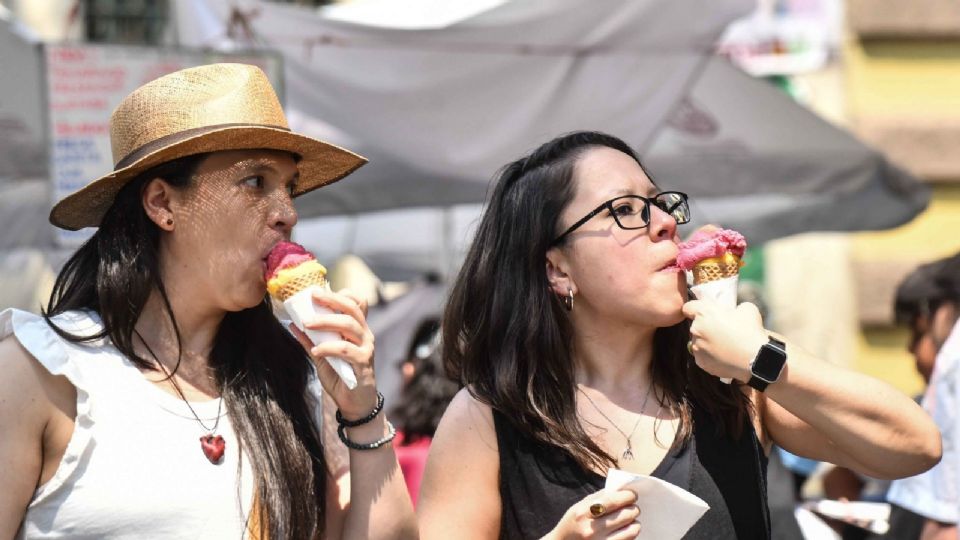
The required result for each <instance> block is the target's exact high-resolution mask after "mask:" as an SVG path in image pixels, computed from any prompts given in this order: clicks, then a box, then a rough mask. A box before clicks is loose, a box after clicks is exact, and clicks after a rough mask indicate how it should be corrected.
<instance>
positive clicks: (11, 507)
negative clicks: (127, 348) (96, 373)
mask: <svg viewBox="0 0 960 540" xmlns="http://www.w3.org/2000/svg"><path fill="white" fill-rule="evenodd" d="M0 365H3V370H2V371H0V433H2V434H3V436H0V485H3V489H0V538H13V536H14V535H15V534H16V532H17V530H18V529H19V528H20V524H21V522H22V521H23V516H24V513H25V512H26V509H27V505H28V504H29V502H30V499H31V497H32V496H33V493H34V491H35V490H36V489H37V486H38V485H40V484H42V483H43V482H45V481H46V480H48V479H49V478H50V477H52V476H53V473H54V472H55V469H56V466H57V464H58V463H59V461H60V457H61V456H62V455H63V452H64V450H65V449H66V444H67V441H68V440H69V434H70V433H71V432H72V429H66V431H64V429H61V428H63V427H67V428H69V426H64V419H66V420H67V421H72V419H73V416H74V415H75V408H76V393H75V392H76V391H75V390H74V389H73V386H72V385H71V384H70V383H69V382H68V381H67V380H66V379H65V378H63V377H55V376H53V375H51V374H50V373H49V372H47V371H46V370H45V369H44V368H43V367H42V366H41V365H40V364H39V362H37V361H36V360H35V359H34V358H33V357H32V356H30V354H29V353H27V351H25V350H24V349H23V348H22V347H21V346H20V343H19V342H17V341H16V339H14V338H8V339H6V340H3V341H0ZM71 409H72V410H71ZM48 427H49V429H48Z"/></svg>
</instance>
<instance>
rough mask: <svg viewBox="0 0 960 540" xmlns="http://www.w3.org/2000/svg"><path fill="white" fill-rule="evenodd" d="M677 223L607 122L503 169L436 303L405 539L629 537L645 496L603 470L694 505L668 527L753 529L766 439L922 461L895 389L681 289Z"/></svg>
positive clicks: (765, 529) (878, 471) (879, 460)
mask: <svg viewBox="0 0 960 540" xmlns="http://www.w3.org/2000/svg"><path fill="white" fill-rule="evenodd" d="M689 219H690V209H689V206H688V204H687V196H686V195H685V194H683V193H678V192H672V191H664V190H662V189H661V188H660V187H659V186H657V185H656V184H654V182H653V181H652V180H651V179H650V177H649V176H648V175H647V173H646V171H645V170H644V169H643V167H642V166H641V164H640V161H639V160H638V159H637V157H636V155H635V154H634V152H633V151H632V150H631V149H630V148H629V146H627V145H626V144H625V143H624V142H623V141H621V140H619V139H616V138H614V137H611V136H609V135H604V134H601V133H595V132H577V133H572V134H569V135H565V136H562V137H559V138H557V139H554V140H553V141H550V142H548V143H546V144H544V145H542V146H540V147H539V148H538V149H536V150H535V151H533V153H531V154H530V155H528V156H526V157H523V158H521V159H519V160H517V161H514V162H512V163H510V164H508V165H507V166H506V167H504V169H503V170H502V171H501V173H500V175H499V177H498V179H497V180H496V185H495V187H494V189H493V192H492V194H491V197H490V201H489V203H488V206H487V209H486V211H485V213H484V216H483V217H482V218H481V221H480V224H479V226H478V229H477V234H476V237H475V239H474V241H473V243H472V245H471V247H470V250H469V252H468V254H467V257H466V261H465V263H464V265H463V267H462V270H461V272H460V275H459V277H458V278H457V281H456V283H455V284H454V287H453V290H452V293H451V297H450V300H449V302H448V304H447V308H446V312H445V315H444V320H443V347H444V358H445V361H446V363H447V365H448V367H449V369H450V371H451V372H452V373H454V374H456V376H457V377H458V379H459V381H460V382H461V383H462V384H464V385H465V386H466V388H465V389H464V390H462V391H461V392H460V393H459V394H458V395H457V397H456V398H454V400H453V402H452V403H451V405H450V407H449V408H448V409H447V412H446V414H445V415H444V418H443V420H442V421H441V423H440V427H439V428H438V430H437V434H436V436H435V437H434V441H433V446H432V448H431V452H430V458H429V460H428V464H427V472H426V474H425V475H424V481H423V486H422V488H421V494H420V501H419V508H418V513H419V516H420V526H421V532H422V535H423V537H424V538H427V539H432V538H453V537H456V538H464V539H469V538H495V537H500V538H541V537H546V538H623V539H627V538H633V537H635V536H636V535H637V533H638V532H639V531H640V529H641V527H642V526H643V525H642V523H643V521H644V519H650V516H648V515H647V512H649V511H650V510H649V508H638V507H637V506H636V505H635V503H636V501H637V495H636V494H635V493H634V492H632V491H630V490H615V491H607V490H603V489H602V488H603V487H604V483H605V474H606V473H607V469H608V468H619V469H624V470H626V471H627V472H630V473H635V474H644V475H653V476H655V477H659V478H661V479H664V480H666V481H668V482H672V483H674V484H675V485H677V486H679V487H681V488H682V489H685V490H687V491H689V492H691V493H693V494H694V495H696V496H698V497H700V498H701V499H703V500H704V501H706V503H707V504H708V505H709V506H710V509H709V510H708V511H707V512H706V514H704V516H703V517H702V518H701V519H700V521H699V522H697V523H696V525H694V527H693V528H692V529H690V531H689V532H688V533H687V535H686V536H685V538H710V539H716V538H751V539H753V538H769V537H770V525H769V516H768V509H767V502H766V486H765V468H766V462H767V452H769V449H770V447H771V445H772V444H773V443H774V442H776V443H777V444H779V445H781V446H783V447H784V448H786V449H788V450H790V451H791V452H794V453H796V454H798V455H802V456H805V457H811V458H816V459H820V460H829V461H833V462H837V463H841V464H844V465H847V466H850V467H853V468H856V469H858V470H860V471H862V472H866V473H869V474H873V475H877V476H885V477H896V476H907V475H910V474H916V473H917V472H920V471H923V470H926V469H928V468H929V467H930V466H932V465H933V464H934V463H936V461H937V460H938V459H939V457H940V444H939V443H940V439H939V436H938V433H937V431H936V428H935V426H934V425H933V423H932V422H931V421H930V419H929V417H928V416H927V415H926V414H924V412H923V411H922V410H921V409H920V408H919V407H918V406H917V405H916V404H915V403H913V402H912V401H910V400H909V399H908V398H906V397H905V396H903V395H902V394H900V393H899V392H898V391H896V390H895V389H893V388H891V387H889V386H887V385H885V384H883V383H881V382H879V381H876V380H874V379H871V378H869V377H866V376H863V375H861V374H858V373H854V372H851V371H847V370H844V369H842V368H839V367H836V366H834V365H832V364H830V363H828V362H824V361H821V360H818V359H816V358H813V357H812V356H810V355H809V354H808V353H806V352H804V351H802V350H801V349H800V348H799V347H797V346H796V345H794V344H793V343H789V342H785V341H782V340H781V339H780V338H779V337H777V336H773V335H772V334H771V333H769V332H768V331H767V330H765V329H764V328H763V325H762V320H761V318H760V316H759V313H758V311H757V309H756V307H755V306H753V305H752V304H741V305H740V306H738V307H737V308H736V309H726V308H723V307H722V306H719V305H717V304H714V303H711V302H709V301H698V300H694V301H688V297H687V287H686V280H685V279H684V276H683V274H682V273H681V272H679V271H678V269H677V267H676V264H675V262H676V257H677V254H678V247H677V243H678V232H677V226H678V224H681V223H686V222H687V221H688V220H689ZM687 319H689V320H687ZM755 360H756V361H755ZM720 377H730V378H733V379H736V380H737V381H739V382H741V383H747V384H732V385H727V384H724V383H722V382H721V381H720V380H719V378H720ZM768 381H769V382H768ZM660 517H662V516H660ZM638 520H639V521H638Z"/></svg>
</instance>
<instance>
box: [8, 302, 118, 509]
mask: <svg viewBox="0 0 960 540" xmlns="http://www.w3.org/2000/svg"><path fill="white" fill-rule="evenodd" d="M53 319H54V323H55V324H57V326H58V327H60V328H62V329H63V330H65V331H66V332H69V333H71V334H74V335H93V334H95V333H97V332H99V331H100V328H102V325H101V323H100V321H99V318H96V317H95V315H93V314H89V313H86V312H81V311H73V312H68V313H64V314H61V315H58V316H56V317H54V318H53ZM10 336H14V337H15V338H16V339H17V341H19V342H20V344H21V345H23V348H24V349H26V350H27V352H29V353H30V354H31V355H32V356H33V357H34V358H35V359H36V360H37V362H39V363H40V365H42V366H43V367H44V368H46V370H47V371H49V372H50V373H52V374H53V375H62V376H64V377H66V378H67V380H69V381H70V383H71V384H73V386H74V387H75V388H76V390H77V417H76V419H75V421H74V429H73V435H72V436H71V438H70V442H69V443H67V448H66V451H65V452H64V454H63V458H62V459H61V461H60V465H59V467H57V472H56V473H55V474H54V476H53V478H51V479H50V480H49V481H48V482H47V483H45V484H44V485H42V486H40V488H39V489H38V490H37V492H36V493H35V494H34V498H33V500H32V501H31V505H33V504H37V503H39V502H40V501H41V500H42V499H44V498H46V497H48V496H49V495H50V494H51V493H53V492H55V491H57V490H58V489H59V488H60V487H61V486H63V485H64V483H65V482H66V481H67V480H68V479H69V478H70V477H71V476H72V475H73V474H74V473H75V471H76V469H77V466H78V464H79V463H81V462H82V461H83V460H84V457H85V456H86V454H87V453H88V451H89V449H90V447H91V429H92V427H93V423H94V420H93V415H92V414H91V410H90V409H91V407H90V394H89V385H88V381H87V380H86V379H85V377H84V373H83V370H82V369H81V367H80V366H79V365H78V362H77V360H76V355H75V354H71V352H73V350H74V348H75V347H78V346H77V345H74V344H72V343H70V342H68V341H67V340H65V339H63V338H62V337H60V335H58V334H57V333H56V332H55V331H54V330H53V329H52V328H50V325H49V324H47V321H46V320H44V318H43V317H41V316H39V315H36V314H33V313H29V312H26V311H21V310H18V309H6V310H4V311H3V312H0V339H6V338H8V337H10ZM100 344H102V343H98V342H93V343H91V344H90V345H91V346H94V347H95V346H97V345H100ZM0 361H2V359H0ZM0 369H2V368H0Z"/></svg>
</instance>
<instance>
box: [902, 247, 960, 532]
mask: <svg viewBox="0 0 960 540" xmlns="http://www.w3.org/2000/svg"><path fill="white" fill-rule="evenodd" d="M933 284H934V286H935V287H936V288H937V289H938V291H937V296H936V297H932V298H929V299H928V300H927V301H926V302H923V303H922V304H921V306H920V307H919V308H918V310H917V312H916V313H915V315H914V318H922V321H923V326H924V327H925V328H926V332H924V334H923V335H922V336H920V338H919V339H917V342H916V343H915V344H914V345H913V348H914V349H915V350H917V351H921V352H922V351H925V349H924V347H929V348H930V350H932V351H936V358H935V360H934V362H933V369H932V373H931V375H930V384H929V385H928V386H927V390H926V392H925V393H924V396H923V407H924V409H926V410H927V411H928V412H929V413H930V415H931V416H932V417H933V419H934V421H935V422H936V424H937V426H938V427H939V428H940V431H941V433H942V434H943V441H944V443H943V459H942V461H941V462H940V463H939V464H938V465H937V466H936V467H934V468H933V469H931V470H929V471H927V472H926V473H924V474H921V475H918V476H914V477H911V478H906V479H903V480H899V481H896V482H894V483H893V485H892V486H891V488H890V492H889V494H888V499H889V500H890V502H891V503H894V504H896V505H898V506H901V507H903V508H905V509H907V510H910V511H912V512H915V513H917V514H919V515H921V516H923V517H924V518H925V522H924V526H923V532H922V533H921V536H920V538H921V539H922V540H946V539H951V540H955V539H957V537H958V535H957V522H958V520H960V448H958V447H957V445H958V444H960V426H958V422H960V395H958V392H960V388H958V385H960V323H958V319H960V253H958V254H957V255H954V256H953V257H950V258H949V259H946V260H944V261H943V262H942V263H941V264H939V265H938V266H937V268H936V270H935V272H934V273H933ZM927 339H928V340H929V342H928V343H925V341H924V340H927ZM914 354H917V353H914Z"/></svg>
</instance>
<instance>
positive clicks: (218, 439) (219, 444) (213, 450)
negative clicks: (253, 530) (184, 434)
mask: <svg viewBox="0 0 960 540" xmlns="http://www.w3.org/2000/svg"><path fill="white" fill-rule="evenodd" d="M134 333H136V334H137V337H138V338H140V343H143V346H144V347H145V348H146V349H147V352H148V353H150V356H152V357H153V360H154V362H156V363H157V365H158V366H159V367H160V370H161V371H163V373H164V374H166V376H167V380H168V381H170V383H171V384H172V385H173V389H174V390H176V391H177V395H179V396H180V399H182V400H183V402H184V403H186V404H187V408H188V409H190V414H192V415H193V418H194V419H195V420H196V421H197V423H198V424H200V427H202V428H203V430H204V431H206V432H207V433H206V434H205V435H201V436H200V449H201V450H203V455H204V456H206V457H207V459H208V460H209V461H210V463H213V464H214V465H217V464H219V463H221V462H222V461H223V453H224V451H225V450H226V445H227V443H226V441H224V440H223V436H221V435H218V434H217V428H218V427H219V426H220V412H221V411H222V410H223V397H222V396H221V397H220V403H218V404H217V418H216V420H214V422H213V427H212V428H208V427H207V425H206V424H204V423H203V420H201V419H200V415H198V414H197V411H195V410H193V406H192V405H190V402H189V401H187V396H185V395H184V393H183V390H181V389H180V385H179V384H177V380H176V379H174V378H173V373H170V372H169V371H167V368H166V366H164V365H163V364H162V363H161V362H160V359H159V358H157V355H156V353H154V352H153V349H151V348H150V345H147V341H146V340H145V339H143V336H141V335H140V332H137V331H136V330H134Z"/></svg>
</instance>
